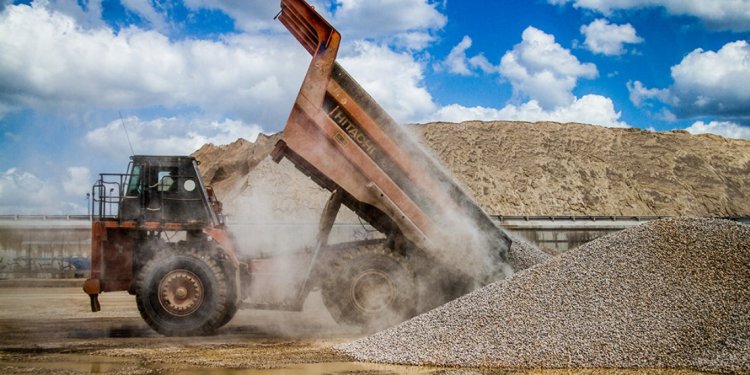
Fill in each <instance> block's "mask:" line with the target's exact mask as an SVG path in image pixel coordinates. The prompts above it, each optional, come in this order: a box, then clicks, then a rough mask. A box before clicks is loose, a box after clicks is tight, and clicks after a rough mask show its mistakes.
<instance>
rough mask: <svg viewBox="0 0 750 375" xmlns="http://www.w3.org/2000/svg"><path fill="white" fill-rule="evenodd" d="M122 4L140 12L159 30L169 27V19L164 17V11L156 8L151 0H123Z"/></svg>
mask: <svg viewBox="0 0 750 375" xmlns="http://www.w3.org/2000/svg"><path fill="white" fill-rule="evenodd" d="M121 1H122V5H123V6H124V7H125V8H127V9H129V10H130V11H132V12H134V13H136V14H138V15H139V16H140V17H142V18H143V19H145V20H146V21H148V23H150V24H151V26H152V27H153V28H154V29H156V30H159V31H165V30H166V29H167V21H166V20H165V19H164V13H161V12H159V11H158V10H156V8H154V5H153V4H152V3H151V0H121Z"/></svg>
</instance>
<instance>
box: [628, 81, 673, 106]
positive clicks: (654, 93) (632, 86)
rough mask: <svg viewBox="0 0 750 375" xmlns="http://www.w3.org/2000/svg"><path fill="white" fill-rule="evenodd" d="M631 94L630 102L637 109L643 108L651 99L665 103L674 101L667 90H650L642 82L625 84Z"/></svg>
mask: <svg viewBox="0 0 750 375" xmlns="http://www.w3.org/2000/svg"><path fill="white" fill-rule="evenodd" d="M625 85H626V86H627V88H628V92H629V93H630V101H631V102H632V103H633V104H635V106H636V107H641V106H643V105H644V103H646V102H647V101H648V100H650V99H659V100H660V101H662V102H664V103H669V102H671V101H672V98H671V94H670V92H669V90H667V89H649V88H647V87H645V86H644V85H643V82H641V81H635V82H633V81H628V82H627V83H626V84H625Z"/></svg>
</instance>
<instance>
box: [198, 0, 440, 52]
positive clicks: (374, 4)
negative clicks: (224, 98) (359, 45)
mask: <svg viewBox="0 0 750 375" xmlns="http://www.w3.org/2000/svg"><path fill="white" fill-rule="evenodd" d="M185 4H186V5H187V6H188V7H190V8H191V9H201V8H206V9H218V10H221V11H222V12H224V13H226V14H228V15H229V16H230V17H232V18H233V19H234V20H235V25H236V26H237V27H238V28H239V29H241V30H244V31H247V32H256V31H262V30H280V29H281V28H282V26H281V24H280V23H279V22H277V21H274V20H272V17H273V16H274V15H276V14H277V13H278V11H279V9H280V8H279V2H278V1H232V0H186V1H185ZM311 4H312V5H313V6H314V7H315V9H316V10H317V11H318V12H319V13H321V14H322V15H323V17H324V18H326V19H327V20H328V21H329V22H330V23H331V24H332V25H334V27H336V29H338V30H339V31H340V32H341V33H342V34H343V35H346V38H347V40H358V39H375V40H377V41H383V40H385V41H387V42H389V43H392V44H394V45H395V46H397V47H400V48H407V49H411V50H421V49H423V48H425V47H426V46H427V45H428V44H429V43H431V42H433V41H434V40H435V37H434V35H433V34H434V32H435V31H436V30H439V29H441V28H443V26H445V24H446V23H447V20H448V19H447V17H446V16H445V15H443V14H442V13H441V12H440V11H439V10H438V9H437V7H438V4H437V3H434V2H432V1H429V0H367V1H362V0H318V1H311ZM331 6H332V8H333V9H334V12H333V14H330V12H329V8H331Z"/></svg>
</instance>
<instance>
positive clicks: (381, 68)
mask: <svg viewBox="0 0 750 375" xmlns="http://www.w3.org/2000/svg"><path fill="white" fill-rule="evenodd" d="M338 61H339V62H340V63H341V65H342V66H343V67H344V68H345V69H346V70H347V71H348V72H349V73H350V74H351V75H352V77H354V78H355V79H356V80H357V82H359V84H360V85H362V87H363V88H364V89H365V90H367V91H368V92H369V93H370V95H372V97H373V98H374V99H375V100H376V101H377V102H378V103H380V105H381V106H383V108H385V110H386V111H387V112H389V113H390V114H391V116H393V118H394V119H395V120H396V121H398V122H409V121H414V120H416V119H419V118H421V117H423V116H425V114H427V113H431V112H433V111H434V110H435V108H436V107H435V104H434V103H433V101H432V96H431V95H430V93H429V92H428V91H427V89H426V88H425V87H424V84H423V80H424V72H423V71H424V67H423V66H422V64H420V63H419V62H417V61H415V60H414V57H413V56H412V55H411V54H410V53H406V52H402V53H399V52H394V51H393V50H391V49H390V48H388V47H387V46H383V45H378V44H374V43H370V42H366V41H358V42H356V43H354V44H353V46H352V48H351V50H348V51H346V54H345V55H344V56H342V57H340V58H339V60H338ZM373 61H377V62H378V63H377V64H373V63H372V62H373Z"/></svg>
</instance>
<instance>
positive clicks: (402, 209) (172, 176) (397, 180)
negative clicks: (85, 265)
mask: <svg viewBox="0 0 750 375" xmlns="http://www.w3.org/2000/svg"><path fill="white" fill-rule="evenodd" d="M278 19H279V20H280V21H281V23H282V24H284V26H286V28H287V29H289V31H290V32H291V33H292V34H293V35H294V37H295V38H296V39H297V40H298V41H299V42H300V43H301V44H302V45H303V46H304V47H305V49H307V51H308V52H310V54H311V55H312V62H311V63H310V66H309V68H308V71H307V74H306V76H305V79H304V82H303V83H302V87H301V89H300V92H299V95H298V96H297V99H296V101H295V102H294V105H293V108H292V111H291V114H290V116H289V119H288V121H287V124H286V127H285V128H284V132H283V138H282V139H281V140H280V141H279V142H278V143H277V145H276V147H275V149H274V151H273V152H272V157H273V159H274V160H275V161H276V162H279V161H281V160H282V159H284V158H286V159H288V160H289V161H291V162H292V163H293V164H294V165H295V166H296V167H297V169H299V170H300V171H301V172H302V173H304V174H306V175H307V176H309V177H310V178H311V179H312V180H313V181H315V182H316V183H317V184H318V185H320V186H321V187H323V188H325V189H327V190H329V191H330V192H331V196H330V199H329V200H328V202H327V204H326V206H325V208H324V209H323V212H322V213H321V218H320V223H319V229H318V234H317V239H316V241H314V242H315V243H311V244H310V246H307V247H304V248H303V249H300V250H299V251H298V252H296V253H294V254H292V255H289V254H286V255H285V259H284V260H280V259H275V258H273V257H265V258H264V257H255V258H253V257H245V256H243V255H242V249H241V244H239V243H238V241H237V240H236V239H235V237H234V236H233V235H232V233H231V232H230V230H229V228H228V226H227V225H226V224H225V220H224V216H223V215H222V204H221V202H220V201H219V200H218V199H217V197H216V195H215V194H214V193H213V190H212V189H211V188H210V187H209V186H205V185H204V182H203V180H202V178H201V175H200V173H199V170H198V162H197V161H196V160H195V159H194V158H193V157H189V156H147V155H135V156H132V157H131V162H130V164H129V167H128V172H127V173H122V174H101V175H100V179H99V181H97V183H96V184H95V185H94V187H93V197H94V199H92V211H93V212H94V214H93V223H92V245H91V246H92V254H91V261H92V271H91V277H90V278H89V279H87V280H86V281H85V283H84V291H85V292H86V293H87V294H88V295H89V296H90V297H91V308H92V311H99V310H100V309H101V307H100V304H99V300H98V296H99V294H101V293H102V292H111V291H129V292H130V293H131V294H134V295H135V298H136V303H137V305H138V309H139V311H140V313H141V316H142V317H143V319H144V320H145V321H146V322H147V323H148V325H149V326H151V327H152V328H153V329H154V330H156V331H158V332H160V333H162V334H164V335H179V336H186V335H203V334H210V333H213V332H215V331H216V330H217V329H218V328H220V327H221V326H223V325H224V324H226V323H227V322H229V321H230V320H231V319H232V317H233V316H234V315H235V313H236V312H237V310H238V309H240V308H256V309H260V308H262V309H276V310H288V311H301V310H302V306H303V303H304V301H305V300H306V299H307V297H308V295H309V294H310V293H311V291H318V290H319V291H320V293H321V296H322V299H323V302H324V304H325V306H326V308H327V309H328V311H329V312H330V314H331V316H332V317H333V318H334V319H335V320H336V321H337V322H339V323H341V324H346V325H353V326H359V327H364V329H367V330H375V329H380V328H384V327H387V326H389V325H392V324H395V323H398V322H400V321H402V320H405V319H408V318H410V317H411V316H414V315H416V314H418V313H420V312H423V311H425V310H427V309H429V308H432V307H434V306H436V305H438V304H441V303H444V302H446V301H448V300H450V299H452V298H455V297H457V296H460V295H462V294H464V293H467V292H468V291H470V290H471V289H473V288H476V287H477V286H480V285H483V284H486V283H489V282H491V281H493V280H497V279H500V278H503V277H505V276H506V275H507V274H508V273H510V272H512V269H511V268H510V267H509V266H508V265H507V264H506V263H505V260H506V257H507V254H508V251H509V249H510V244H511V240H510V239H509V237H508V236H507V235H506V234H505V233H504V232H503V231H502V230H501V229H499V228H498V227H496V226H495V225H494V223H493V222H492V221H491V220H490V218H489V217H488V216H487V215H486V214H485V213H484V212H483V211H482V209H481V208H479V207H478V206H477V204H476V203H475V202H474V201H473V199H472V198H471V197H470V196H469V195H468V194H466V193H465V192H464V191H463V190H462V188H461V187H460V186H459V185H458V184H457V183H456V182H455V181H454V180H453V178H452V177H451V176H450V174H449V173H448V172H447V171H446V169H445V168H444V167H443V166H441V165H440V163H439V162H437V161H435V160H434V159H433V158H432V157H431V156H430V154H429V153H428V152H425V151H424V150H423V148H422V146H421V145H420V144H419V142H418V141H416V140H415V139H414V138H412V135H411V134H410V133H408V131H407V130H406V129H404V127H402V126H400V125H398V124H396V123H395V121H394V120H393V119H392V118H391V117H390V116H389V115H388V114H387V113H386V112H385V111H384V110H383V109H382V108H381V107H380V106H379V105H378V104H377V103H376V102H375V101H374V100H373V99H372V98H371V97H370V96H369V95H368V93H367V92H365V90H364V89H362V88H361V87H360V86H359V84H357V82H355V81H354V79H352V77H350V76H349V74H348V73H347V72H346V71H345V70H344V69H343V68H342V67H341V66H340V65H339V64H338V63H336V54H337V51H338V48H339V42H340V38H341V37H340V35H339V33H338V32H337V31H336V30H335V29H334V28H333V27H332V26H331V25H330V24H328V22H327V21H326V20H325V19H323V18H322V17H321V16H320V15H319V14H318V13H317V12H316V11H315V10H314V9H313V8H312V7H311V6H310V5H309V4H307V3H306V2H305V1H304V0H282V1H281V12H280V13H279V15H278ZM342 205H343V206H346V207H348V208H349V209H351V210H352V211H353V212H354V213H356V214H357V215H358V216H359V217H360V218H361V219H362V220H364V221H366V222H367V223H368V224H370V225H371V226H372V227H374V228H375V229H377V230H378V231H379V232H380V233H382V238H383V239H380V240H369V241H360V242H347V243H335V244H333V243H329V235H330V233H331V229H332V226H333V224H334V222H335V219H336V217H337V214H338V212H339V209H340V208H341V206H342ZM294 235H295V234H294V233H289V236H294ZM289 257H293V258H295V259H296V261H297V263H296V264H302V265H303V267H296V268H295V269H294V270H293V271H291V270H285V269H284V267H279V264H283V263H284V262H286V261H288V258H289ZM273 272H277V273H278V272H285V273H291V274H292V275H291V276H292V277H291V280H293V282H292V288H291V289H292V293H287V295H286V296H285V297H284V298H282V299H274V300H265V299H264V298H263V293H259V292H258V291H259V290H260V291H262V290H263V289H266V290H268V289H273V288H274V285H273V283H272V282H270V281H269V280H274V279H273V278H272V277H271V275H272V274H273ZM287 276H289V275H287Z"/></svg>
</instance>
